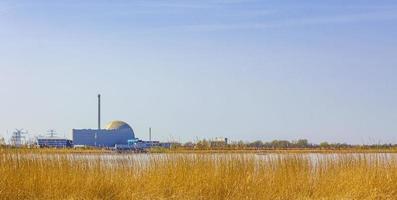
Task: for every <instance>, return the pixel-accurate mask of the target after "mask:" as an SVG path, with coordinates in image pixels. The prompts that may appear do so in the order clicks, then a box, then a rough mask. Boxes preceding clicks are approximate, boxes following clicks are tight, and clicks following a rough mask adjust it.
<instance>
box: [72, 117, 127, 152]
mask: <svg viewBox="0 0 397 200" xmlns="http://www.w3.org/2000/svg"><path fill="white" fill-rule="evenodd" d="M132 139H135V134H134V131H133V129H132V128H131V126H130V125H128V124H127V123H125V122H123V121H112V122H110V123H109V124H108V125H107V126H106V128H105V129H73V144H74V145H75V146H92V147H115V146H116V145H127V144H128V140H132Z"/></svg>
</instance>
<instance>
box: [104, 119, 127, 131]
mask: <svg viewBox="0 0 397 200" xmlns="http://www.w3.org/2000/svg"><path fill="white" fill-rule="evenodd" d="M106 129H107V130H124V129H130V130H132V128H131V126H130V125H128V124H127V123H125V122H123V121H112V122H110V123H109V124H108V125H106Z"/></svg>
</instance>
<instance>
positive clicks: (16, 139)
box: [11, 129, 27, 147]
mask: <svg viewBox="0 0 397 200" xmlns="http://www.w3.org/2000/svg"><path fill="white" fill-rule="evenodd" d="M25 134H27V132H25V131H23V129H15V131H14V132H13V133H12V136H11V145H14V146H16V147H20V146H21V145H22V139H25V136H24V135H25Z"/></svg>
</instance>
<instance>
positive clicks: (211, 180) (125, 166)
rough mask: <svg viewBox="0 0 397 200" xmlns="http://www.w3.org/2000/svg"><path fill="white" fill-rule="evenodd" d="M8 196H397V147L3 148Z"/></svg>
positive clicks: (0, 182)
mask: <svg viewBox="0 0 397 200" xmlns="http://www.w3.org/2000/svg"><path fill="white" fill-rule="evenodd" d="M0 176H1V179H0V198H1V199H397V156H396V155H395V154H382V153H368V154H367V153H360V154H338V153H333V154H326V155H325V156H324V154H310V155H308V154H304V153H289V154H251V153H248V154H247V153H245V154H244V153H243V154H127V155H112V154H99V155H98V154H76V153H63V154H59V153H48V152H46V153H42V152H36V153H33V154H32V153H27V152H20V151H15V150H13V151H9V150H3V151H1V152H0Z"/></svg>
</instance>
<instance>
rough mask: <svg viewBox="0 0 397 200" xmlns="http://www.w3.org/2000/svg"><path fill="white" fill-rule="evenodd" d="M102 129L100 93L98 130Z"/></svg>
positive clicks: (99, 97) (99, 99)
mask: <svg viewBox="0 0 397 200" xmlns="http://www.w3.org/2000/svg"><path fill="white" fill-rule="evenodd" d="M100 129H101V94H98V130H100Z"/></svg>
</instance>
